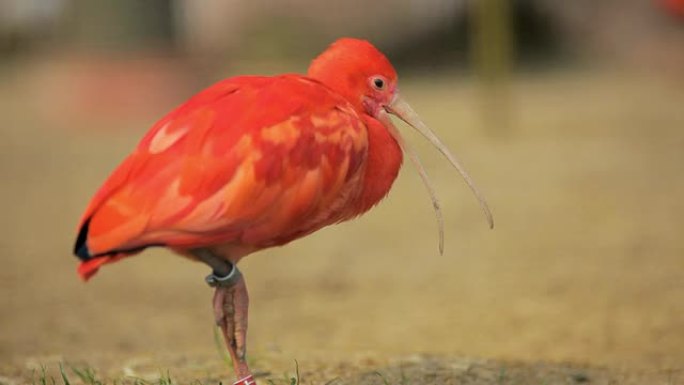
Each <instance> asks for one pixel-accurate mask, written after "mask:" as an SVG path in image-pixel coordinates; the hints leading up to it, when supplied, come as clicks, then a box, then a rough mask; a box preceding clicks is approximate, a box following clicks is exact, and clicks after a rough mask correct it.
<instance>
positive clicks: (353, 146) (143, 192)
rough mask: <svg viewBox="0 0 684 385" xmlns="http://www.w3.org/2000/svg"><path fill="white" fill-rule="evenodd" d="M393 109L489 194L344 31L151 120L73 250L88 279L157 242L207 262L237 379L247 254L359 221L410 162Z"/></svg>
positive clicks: (390, 71) (371, 53) (372, 56)
mask: <svg viewBox="0 0 684 385" xmlns="http://www.w3.org/2000/svg"><path fill="white" fill-rule="evenodd" d="M389 114H394V115H396V116H397V117H399V118H400V119H401V120H403V121H404V122H406V123H407V124H409V125H410V126H412V127H414V128H415V129H416V130H418V131H419V132H420V133H422V134H423V135H424V136H425V137H426V138H427V139H428V140H429V141H430V142H432V143H433V144H434V145H435V146H436V147H437V148H438V149H439V150H440V151H441V152H442V153H443V154H444V155H445V156H446V158H447V159H448V160H449V161H450V162H451V163H452V164H453V165H454V166H455V167H456V169H457V170H458V171H459V172H460V173H461V175H462V176H463V177H464V179H465V180H466V182H467V183H468V185H469V186H470V188H471V189H472V191H473V192H474V194H475V195H476V197H477V198H478V199H479V202H480V204H481V206H482V208H483V210H484V212H485V214H486V216H487V219H488V221H489V224H490V227H492V226H493V222H492V216H491V213H490V211H489V209H488V207H487V204H486V202H485V201H484V199H483V198H482V196H481V194H480V193H479V192H478V190H477V188H476V187H475V186H474V184H473V183H472V181H471V179H470V177H469V176H468V175H467V174H466V173H465V171H464V170H463V168H462V167H461V166H460V164H459V163H458V162H457V161H456V159H455V158H454V157H453V156H452V155H451V153H450V152H449V150H447V148H446V147H445V146H444V145H443V144H442V143H441V142H440V140H439V139H438V138H437V137H436V136H435V135H434V134H433V132H432V131H431V130H430V129H429V128H428V127H427V126H426V125H425V124H423V122H422V121H421V120H420V118H419V117H418V115H417V114H416V113H415V112H414V111H413V110H412V109H411V107H410V106H409V105H408V104H407V103H406V102H405V101H404V100H403V99H402V98H401V97H400V96H399V90H398V88H397V73H396V71H395V70H394V68H393V67H392V65H391V64H390V62H389V61H388V60H387V58H386V57H385V56H384V55H383V54H382V53H381V52H380V51H379V50H378V49H376V48H375V47H374V46H373V45H371V44H370V43H369V42H367V41H364V40H357V39H351V38H343V39H340V40H337V41H336V42H334V43H333V44H332V45H330V47H329V48H328V49H326V50H325V51H324V52H323V53H322V54H320V55H319V56H318V57H317V58H315V59H314V60H313V61H312V63H311V66H310V67H309V70H308V73H307V74H306V75H297V74H286V75H279V76H273V77H265V76H238V77H233V78H229V79H226V80H223V81H220V82H218V83H217V84H214V85H213V86H211V87H209V88H207V89H205V90H204V91H201V92H200V93H198V94H197V95H195V96H193V97H192V98H190V99H189V100H188V101H186V102H185V103H183V104H181V105H180V106H179V107H177V108H176V109H174V110H173V111H171V112H170V113H169V114H168V115H166V116H165V117H163V118H162V119H161V120H159V121H158V122H157V123H156V124H154V125H153V126H152V128H151V129H150V130H149V132H148V133H147V134H146V135H145V136H144V137H143V139H142V141H141V142H140V143H139V144H138V146H137V147H136V148H135V150H134V151H133V153H132V154H130V155H129V156H128V158H126V159H125V160H124V161H123V162H122V163H121V165H119V167H118V168H117V169H116V170H115V171H114V172H113V173H112V175H111V176H110V177H109V179H107V181H106V182H105V183H104V184H103V185H102V187H101V188H100V189H99V190H98V191H97V193H96V194H95V196H94V197H93V199H92V201H91V202H90V204H89V205H88V207H87V209H86V211H85V213H84V214H83V217H82V218H81V222H80V225H79V230H78V236H77V239H76V244H75V246H74V254H75V255H76V256H77V257H78V258H80V260H81V262H80V265H79V266H78V273H79V274H80V276H81V277H82V278H83V279H84V280H87V279H89V278H90V277H91V276H92V275H93V274H95V273H96V272H97V271H98V269H99V268H100V267H101V266H102V265H104V264H106V263H110V262H114V261H117V260H119V259H121V258H123V257H127V256H131V255H134V254H137V253H139V252H141V251H142V250H143V249H145V248H147V247H151V246H163V247H167V248H169V249H171V250H172V251H174V252H176V253H178V254H180V255H183V256H185V257H188V258H190V259H192V260H196V261H200V262H203V263H205V264H207V265H208V266H209V267H210V268H211V269H212V273H211V274H210V275H209V276H207V277H206V281H207V283H208V284H209V285H210V286H212V287H215V294H214V300H213V308H214V314H215V320H216V323H217V325H218V326H219V327H220V329H221V330H222V333H223V337H224V339H225V342H226V345H227V347H228V350H229V352H230V355H231V357H232V360H233V366H234V370H235V375H236V376H237V378H238V381H237V382H236V384H242V385H248V384H254V380H253V377H252V374H251V372H250V370H249V368H248V366H247V363H246V361H245V352H246V349H245V348H246V331H247V308H248V298H247V289H246V286H245V281H244V279H243V277H242V275H241V273H240V271H239V270H238V268H237V263H238V262H239V261H240V259H242V258H243V257H244V256H246V255H248V254H250V253H253V252H255V251H257V250H261V249H265V248H269V247H273V246H280V245H284V244H286V243H288V242H290V241H292V240H294V239H297V238H301V237H303V236H305V235H307V234H310V233H312V232H314V231H316V230H318V229H320V228H322V227H324V226H328V225H331V224H334V223H338V222H342V221H346V220H349V219H352V218H354V217H356V216H359V215H361V214H363V213H365V212H366V211H368V210H369V209H370V208H372V207H373V206H374V205H375V204H377V203H378V202H379V201H380V200H381V199H382V198H383V197H385V196H386V195H387V193H388V191H389V189H390V187H391V186H392V183H393V182H394V180H395V178H396V177H397V173H398V172H399V168H400V166H401V163H402V157H403V155H402V149H403V151H404V152H406V153H407V155H408V156H409V158H410V160H411V161H412V162H413V163H415V165H416V166H417V168H418V171H419V173H420V175H421V177H422V179H423V182H424V183H425V185H426V186H427V188H428V191H429V193H430V196H431V198H432V202H433V206H434V208H435V212H436V214H437V218H438V223H439V230H440V231H439V234H440V252H441V251H442V244H443V241H442V239H443V230H442V221H441V212H440V209H439V202H438V201H437V199H436V197H435V195H434V190H433V188H432V187H431V185H430V183H429V180H428V178H427V174H426V173H425V171H424V169H423V167H422V166H421V165H420V161H419V160H418V157H417V156H416V155H415V153H414V152H413V151H412V150H411V149H410V148H409V147H408V146H407V145H406V143H405V142H404V141H403V140H402V137H401V136H400V135H399V132H398V131H397V129H396V128H395V127H394V125H393V124H392V122H391V120H390V117H389Z"/></svg>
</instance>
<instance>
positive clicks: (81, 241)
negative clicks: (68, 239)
mask: <svg viewBox="0 0 684 385" xmlns="http://www.w3.org/2000/svg"><path fill="white" fill-rule="evenodd" d="M90 219H91V218H88V219H86V220H85V222H83V226H81V229H80V230H79V231H78V237H76V244H74V255H75V256H77V257H78V259H80V260H81V261H87V260H89V259H90V258H91V257H92V255H90V252H89V251H88V246H87V245H86V240H87V239H88V228H89V227H90Z"/></svg>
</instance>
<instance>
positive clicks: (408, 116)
mask: <svg viewBox="0 0 684 385" xmlns="http://www.w3.org/2000/svg"><path fill="white" fill-rule="evenodd" d="M385 110H386V111H387V112H389V113H391V114H393V115H396V116H397V117H398V118H399V119H401V120H403V121H404V122H405V123H406V124H408V125H409V126H411V127H413V128H414V129H416V130H417V131H418V132H420V133H421V134H422V135H423V136H424V137H425V138H426V139H427V140H428V141H430V143H432V145H434V146H435V147H437V149H438V150H439V152H441V153H442V155H444V157H446V158H447V160H449V163H451V165H452V166H454V168H456V170H458V172H459V173H460V174H461V176H462V177H463V179H464V180H465V182H466V184H467V185H468V187H469V188H470V190H471V191H472V192H473V194H474V195H475V197H476V198H477V200H478V202H479V203H480V207H481V208H482V211H483V212H484V215H485V217H486V218H487V223H488V224H489V228H494V218H493V217H492V212H491V211H490V210H489V206H488V205H487V201H486V200H485V198H484V196H483V195H482V193H481V192H480V190H479V189H478V188H477V186H475V182H473V180H472V178H470V175H468V173H467V172H466V171H465V169H464V168H463V166H461V163H459V161H458V160H456V157H455V156H454V155H453V154H451V152H450V151H449V149H448V148H447V147H446V146H445V145H444V144H443V143H442V141H441V140H439V138H438V137H437V135H435V133H434V132H432V130H431V129H430V128H429V127H428V126H426V125H425V123H423V121H422V120H421V119H420V117H419V116H418V114H417V113H416V112H415V111H413V109H412V108H411V106H410V105H409V104H408V103H407V102H406V101H404V100H403V99H402V98H401V97H400V96H399V94H398V93H397V94H396V96H395V97H394V100H393V101H392V102H391V103H390V104H389V105H386V106H385ZM397 136H398V133H397ZM399 143H400V145H401V144H403V140H401V139H400V142H399ZM402 147H403V148H404V150H405V151H406V148H407V147H406V145H405V144H403V145H402ZM407 152H409V151H407ZM409 156H410V157H411V160H412V161H413V162H414V163H416V162H417V157H416V156H415V155H414V154H410V153H409ZM414 158H415V160H414ZM416 166H417V167H418V168H419V173H421V177H423V176H424V177H423V181H424V182H425V183H426V187H427V188H428V190H430V191H431V193H432V191H433V189H432V187H431V186H430V185H429V180H428V181H426V178H427V175H426V174H425V171H424V170H421V169H422V166H420V163H419V162H418V164H416ZM435 202H436V198H435V197H433V205H435ZM437 207H438V204H437ZM437 207H436V208H437ZM438 217H439V214H438Z"/></svg>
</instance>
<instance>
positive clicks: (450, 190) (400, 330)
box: [0, 0, 684, 369]
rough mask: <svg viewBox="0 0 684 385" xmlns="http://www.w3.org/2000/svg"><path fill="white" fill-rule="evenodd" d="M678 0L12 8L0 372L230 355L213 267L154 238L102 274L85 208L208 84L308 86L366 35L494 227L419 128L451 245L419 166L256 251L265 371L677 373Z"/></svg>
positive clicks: (158, 2)
mask: <svg viewBox="0 0 684 385" xmlns="http://www.w3.org/2000/svg"><path fill="white" fill-rule="evenodd" d="M683 4H684V2H682V1H679V0H648V1H647V0H620V1H618V0H605V1H601V2H596V1H590V0H576V1H572V2H559V1H552V0H519V1H511V2H507V1H504V0H480V1H475V0H472V1H459V0H420V1H419V0H393V1H390V0H377V1H370V2H362V1H330V2H321V1H313V0H289V1H280V2H271V1H267V0H249V1H247V0H228V1H219V0H211V1H210V0H204V1H191V0H184V1H183V0H177V1H165V0H147V1H138V0H118V1H105V0H3V1H2V2H0V55H1V56H0V116H2V125H1V126H0V178H1V179H0V180H1V181H2V182H1V183H2V185H1V188H0V202H1V203H0V204H2V206H1V207H0V209H1V211H0V212H1V213H2V219H1V222H0V226H1V227H0V230H1V231H2V235H3V236H2V237H1V238H0V255H1V258H2V262H3V266H2V269H0V290H1V291H0V294H1V295H0V361H3V362H12V363H18V364H12V365H19V366H20V367H23V366H22V365H24V364H25V363H26V362H42V361H43V360H47V359H48V358H49V357H54V356H58V357H62V358H64V359H67V360H73V359H94V358H93V357H97V356H99V355H112V356H114V357H120V359H121V360H127V359H132V357H139V356H147V355H152V356H154V355H157V354H162V353H173V354H180V355H188V356H192V354H195V353H197V354H200V353H201V352H203V353H206V352H207V351H209V352H211V351H212V350H213V349H214V348H213V346H212V335H211V310H210V306H209V303H210V299H211V292H210V290H209V289H208V288H207V287H205V284H204V283H203V280H202V279H203V276H204V274H206V273H207V271H206V270H207V269H206V268H204V267H203V266H200V265H198V264H192V263H189V262H188V261H186V260H183V259H181V258H176V257H174V256H171V255H170V253H168V252H166V251H164V250H154V251H150V252H145V253H144V254H143V255H141V256H139V257H136V258H134V259H131V260H126V261H124V262H122V263H120V264H116V265H112V266H111V267H110V266H108V267H106V268H105V269H103V270H102V271H101V273H100V274H99V275H98V276H97V277H96V278H95V279H94V280H93V281H92V282H91V283H89V284H87V285H85V284H83V283H81V282H80V281H79V280H78V278H77V276H76V274H75V268H76V265H77V261H76V259H74V258H73V257H72V256H71V253H70V251H71V248H72V242H73V239H74V237H75V227H76V225H77V221H78V219H79V216H80V215H81V211H82V210H83V209H84V208H85V205H86V204H87V202H88V199H89V198H90V196H91V195H92V194H93V193H94V191H95V189H96V188H97V187H98V186H99V184H100V183H102V182H103V181H104V179H105V178H106V176H107V175H108V173H109V172H110V171H111V170H112V169H113V168H114V167H115V165H116V164H117V163H118V162H119V161H120V160H121V159H123V157H124V156H125V155H126V154H127V153H128V151H130V150H131V149H132V148H133V146H134V145H135V143H136V142H137V140H138V139H139V138H140V137H141V136H142V135H143V133H144V132H145V131H146V129H147V128H148V127H150V126H151V125H152V124H153V123H154V121H155V120H156V119H157V118H159V117H161V116H162V115H163V114H164V113H165V112H167V111H169V110H170V109H171V108H172V107H173V106H175V105H176V104H178V103H180V102H182V101H183V100H185V99H186V98H188V97H189V96H190V95H192V94H193V93H194V92H196V91H198V90H200V89H202V88H203V87H205V86H207V85H209V84H211V83H212V82H214V81H217V80H219V79H221V78H224V77H228V76H233V75H237V74H246V73H266V74H268V73H280V72H304V71H305V70H306V66H307V62H308V61H309V60H310V59H311V58H312V57H313V56H315V55H316V54H317V53H318V52H320V51H321V50H322V49H324V48H325V46H326V45H327V44H329V43H330V42H331V41H333V40H334V39H336V38H337V37H341V36H355V37H363V38H367V39H370V40H371V41H372V42H373V43H375V44H376V45H377V46H378V47H380V48H381V49H382V50H383V51H384V52H386V53H387V55H388V56H389V57H390V59H391V60H392V61H393V63H395V64H396V67H397V69H398V72H399V73H400V75H401V79H402V80H401V87H402V93H403V95H404V96H405V97H406V98H408V99H409V100H410V101H411V103H412V104H413V106H414V108H415V109H416V110H417V111H418V112H419V113H420V114H421V116H422V117H423V119H424V120H425V121H426V122H427V123H428V124H430V125H431V126H432V128H433V129H435V130H436V131H437V132H438V133H440V134H441V136H442V138H443V139H444V140H445V141H446V142H447V143H448V145H449V147H451V148H452V150H453V151H455V152H456V153H457V154H458V155H459V156H460V158H461V159H462V160H463V162H464V163H465V165H466V166H467V168H468V169H469V171H470V173H471V174H472V175H473V176H474V178H475V180H476V181H477V182H478V184H479V186H480V187H481V189H482V190H483V191H484V193H485V195H486V196H487V197H488V199H489V203H490V205H491V206H492V208H493V211H494V214H495V219H496V222H497V227H496V229H495V230H494V231H489V230H487V228H486V225H485V222H484V220H483V218H481V214H480V212H479V211H478V208H477V206H476V203H475V201H474V200H473V198H472V197H471V196H470V193H469V192H468V191H467V189H466V188H465V187H464V185H463V183H462V182H461V181H460V179H459V178H458V177H457V175H456V174H455V172H454V171H453V170H451V169H450V168H449V167H448V165H447V164H446V162H445V161H444V160H443V159H441V158H440V157H439V156H438V155H437V154H435V152H434V151H433V150H432V149H431V148H430V147H429V146H428V145H426V144H425V143H424V142H423V141H422V139H421V138H419V137H418V136H417V135H414V134H413V133H412V132H409V131H408V130H405V133H406V136H407V139H408V140H409V141H410V142H412V143H414V145H415V146H416V147H417V148H418V150H419V151H420V153H421V154H423V158H424V159H425V162H426V164H427V166H428V168H429V170H428V171H429V172H430V173H431V175H432V177H433V179H434V180H435V181H436V184H437V188H438V192H439V194H440V196H441V198H442V200H443V206H444V209H445V216H446V224H447V228H446V237H447V239H446V253H445V255H444V256H439V254H438V251H437V239H436V226H435V224H434V220H433V214H432V212H431V208H430V204H429V200H428V197H427V195H426V194H425V193H424V191H423V187H422V186H420V182H419V179H418V178H417V177H416V175H415V173H414V172H413V171H412V170H410V166H407V167H406V169H405V170H404V171H403V172H402V175H401V177H400V179H399V181H398V182H397V183H396V185H395V188H394V190H393V192H392V193H391V194H390V196H389V198H388V199H387V200H386V201H385V202H383V203H382V204H381V205H380V206H379V207H378V208H377V209H375V210H374V211H372V212H371V213H369V214H368V215H366V216H365V217H364V218H362V219H360V220H357V221H354V222H352V223H347V224H343V225H339V226H335V227H331V228H328V229H325V230H323V231H321V232H319V233H317V234H315V235H313V236H310V237H308V238H306V239H304V240H300V241H297V242H295V243H293V244H291V245H289V246H287V247H285V248H281V249H274V250H267V251H263V252H261V253H258V254H256V255H253V256H251V257H250V258H248V259H246V260H245V261H244V262H243V263H242V265H243V268H244V271H245V275H246V277H247V282H248V287H249V288H250V293H251V299H252V306H251V314H250V316H251V323H250V327H251V329H250V342H249V343H250V351H251V355H252V357H254V358H255V360H256V361H257V362H259V359H263V357H267V356H268V355H269V354H270V353H272V352H283V354H284V356H285V357H287V360H288V361H287V362H288V363H289V362H291V361H290V360H291V358H300V359H301V358H303V357H314V356H315V357H317V358H319V359H320V358H321V357H337V356H345V355H354V354H359V353H362V352H374V354H377V355H380V356H384V357H391V356H395V355H406V354H414V353H435V354H458V355H465V356H471V357H487V358H502V359H507V360H516V361H517V360H521V361H537V360H545V361H567V362H573V363H580V364H593V365H608V366H613V367H645V368H680V369H681V368H682V363H684V277H683V274H684V240H683V239H682V228H683V225H684V219H682V214H684V203H683V202H682V198H683V197H684V5H683ZM331 359H332V358H331ZM262 362H263V361H262ZM26 365H28V364H26ZM262 365H264V366H268V365H269V364H268V363H266V364H262Z"/></svg>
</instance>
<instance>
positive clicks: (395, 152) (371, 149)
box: [355, 114, 403, 215]
mask: <svg viewBox="0 0 684 385" xmlns="http://www.w3.org/2000/svg"><path fill="white" fill-rule="evenodd" d="M362 116H363V119H364V122H365V124H366V127H367V128H368V156H367V158H366V170H365V175H364V180H363V189H362V192H361V195H360V197H359V199H358V201H357V204H356V207H355V209H356V212H355V214H356V215H360V214H362V213H364V212H366V211H368V210H369V209H371V208H372V207H373V206H375V205H376V204H377V203H378V202H380V200H382V198H384V197H385V196H387V193H388V192H389V190H390V188H391V187H392V183H394V180H395V179H396V178H397V175H398V174H399V169H400V168H401V163H402V160H403V155H402V152H401V147H399V144H398V143H397V141H396V140H395V139H394V138H393V137H392V135H390V133H389V131H388V130H387V128H385V126H383V125H382V123H380V122H379V121H378V120H376V119H375V118H373V117H371V116H369V115H366V114H363V115H362Z"/></svg>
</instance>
